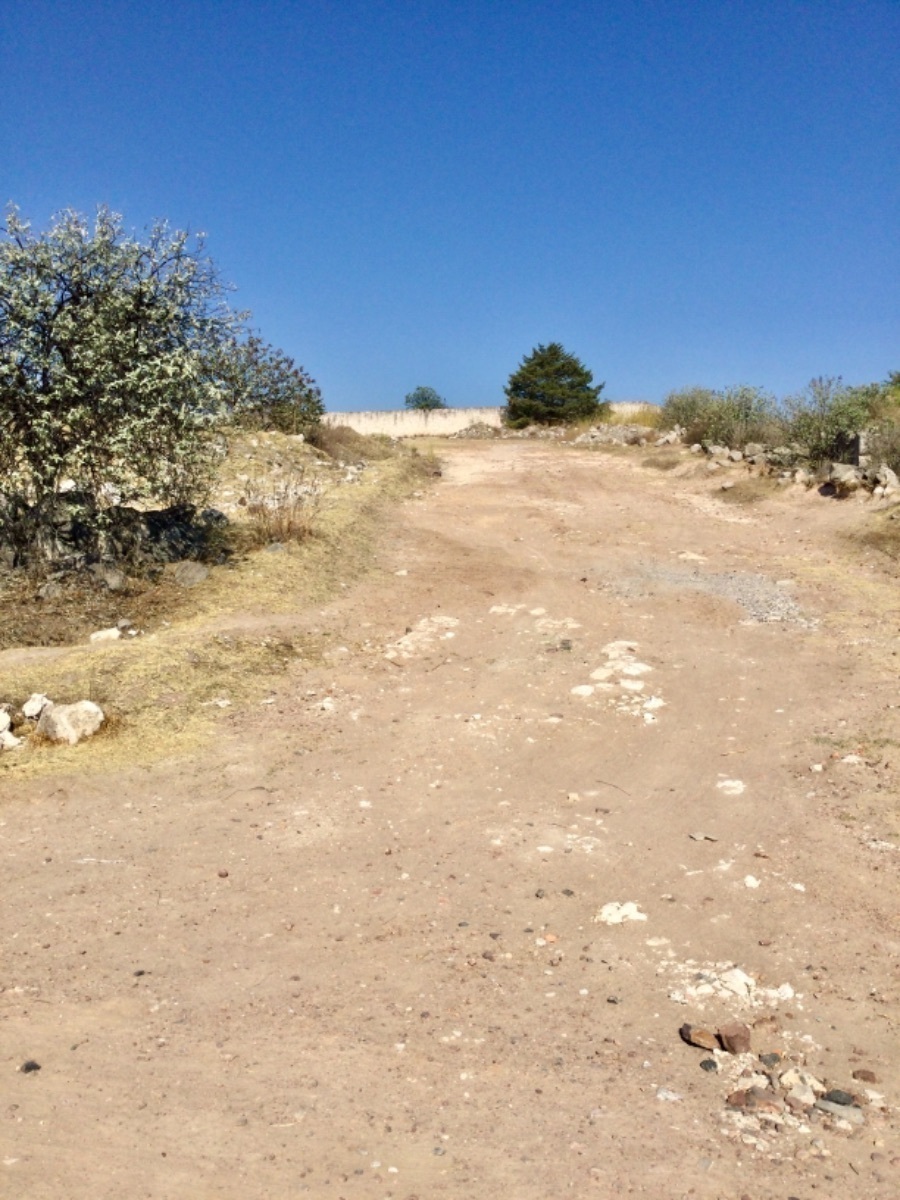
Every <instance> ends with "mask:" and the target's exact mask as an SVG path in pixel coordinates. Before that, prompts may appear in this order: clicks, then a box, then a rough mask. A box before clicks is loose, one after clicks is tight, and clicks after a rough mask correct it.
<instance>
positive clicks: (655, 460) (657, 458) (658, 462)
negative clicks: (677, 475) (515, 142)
mask: <svg viewBox="0 0 900 1200" xmlns="http://www.w3.org/2000/svg"><path fill="white" fill-rule="evenodd" d="M681 462H682V457H681V455H680V454H678V453H673V452H672V451H665V450H661V451H660V452H659V453H658V454H650V455H648V456H647V457H646V458H644V459H642V460H641V466H642V467H647V468H648V469H649V470H651V471H672V470H674V468H675V467H677V466H679V465H680V464H681Z"/></svg>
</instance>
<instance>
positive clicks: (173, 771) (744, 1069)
mask: <svg viewBox="0 0 900 1200" xmlns="http://www.w3.org/2000/svg"><path fill="white" fill-rule="evenodd" d="M442 454H443V457H444V462H445V471H444V477H443V479H442V480H441V481H440V482H439V483H438V484H437V485H436V486H435V488H434V489H433V490H432V491H430V492H428V493H427V494H425V495H423V496H420V497H419V498H417V499H413V500H410V501H409V502H407V503H406V504H404V505H403V506H402V508H401V509H400V510H399V512H397V513H396V514H395V518H394V521H393V524H392V526H391V527H390V528H389V529H387V530H385V532H384V536H383V539H382V542H381V545H380V549H379V557H378V562H377V566H376V569H375V570H374V571H373V572H372V573H370V574H369V575H368V576H367V577H366V578H365V579H364V580H363V581H361V582H360V583H358V584H355V585H353V586H352V587H351V588H348V589H347V590H346V591H345V592H344V594H343V595H342V596H341V598H340V599H338V600H337V601H335V602H334V603H333V604H331V605H330V606H328V607H327V608H326V609H324V610H321V609H316V610H313V611H308V612H298V613H297V614H296V616H295V617H294V618H293V619H292V620H293V627H294V628H295V629H299V630H309V631H311V632H312V631H319V633H320V634H323V635H324V636H325V637H326V640H327V643H328V645H329V646H330V649H329V651H328V653H327V655H326V660H325V662H324V663H322V664H320V665H317V666H315V667H310V666H303V665H302V664H298V665H296V666H295V667H294V668H293V669H292V673H289V674H288V675H287V676H279V677H278V678H277V679H273V691H272V693H271V696H270V697H269V700H270V701H271V703H266V704H263V705H260V706H259V707H257V708H254V709H253V710H252V711H250V712H243V713H235V712H234V711H230V712H227V713H224V714H223V716H222V718H221V721H220V724H219V726H218V736H217V739H216V741H215V743H214V744H213V745H211V746H210V747H208V748H207V749H206V750H205V751H204V752H203V753H202V754H200V755H198V756H197V757H196V758H195V759H193V760H190V761H166V760H164V759H161V760H160V761H159V763H158V764H157V765H156V766H155V767H153V768H152V769H144V768H141V769H138V768H130V769H127V770H121V771H118V772H117V773H115V774H107V775H98V774H92V773H91V749H90V743H86V744H85V746H84V748H83V749H84V753H83V763H84V767H83V774H82V775H79V776H71V775H69V776H57V777H55V778H47V777H45V778H43V779H39V780H34V781H32V782H30V783H17V781H16V777H15V774H14V773H13V774H9V775H7V776H6V778H5V779H4V781H3V783H2V788H3V806H2V809H0V820H2V826H0V833H2V837H3V872H4V882H3V911H2V934H3V949H4V961H3V976H2V985H3V991H2V995H0V1002H2V1023H0V1038H2V1045H0V1069H2V1072H3V1087H2V1105H3V1123H2V1157H0V1171H2V1175H0V1193H2V1194H3V1195H8V1196H16V1197H27V1198H35V1200H37V1198H45V1197H46V1198H53V1200H59V1198H62V1197H66V1198H69V1200H79V1198H81V1197H91V1200H104V1198H109V1200H112V1198H114V1197H115V1198H116V1200H118V1198H121V1197H153V1198H169V1197H171V1198H181V1197H186V1198H207V1197H210V1198H212V1197H215V1198H222V1200H226V1198H232V1197H234V1198H237V1197H240V1198H242V1200H246V1198H248V1197H251V1198H252V1197H276V1198H277V1197H296V1196H304V1195H309V1196H316V1197H344V1198H347V1200H350V1198H354V1197H360V1198H369V1197H379V1198H380V1197H391V1198H397V1200H413V1198H414V1197H418V1198H419V1200H430V1198H432V1197H453V1198H460V1200H463V1198H466V1200H480V1198H486V1197H510V1198H516V1200H532V1198H534V1200H547V1198H548V1197H559V1196H563V1195H571V1196H575V1197H580V1196H598V1197H620V1196H623V1195H638V1196H647V1197H660V1198H668V1197H688V1196H690V1197H697V1198H716V1200H740V1198H746V1197H749V1198H750V1200H769V1198H772V1197H779V1198H784V1200H788V1198H789V1197H796V1198H798V1200H813V1198H823V1200H824V1198H829V1200H830V1198H833V1197H867V1198H869V1197H872V1198H875V1197H885V1198H887V1197H896V1196H897V1195H898V1194H900V1136H898V1123H900V1116H898V1108H900V1073H898V1052H897V1051H898V1046H897V1033H898V1022H900V1003H898V1001H900V991H898V989H900V977H898V962H900V928H898V923H897V897H898V889H897V865H898V861H900V850H898V848H897V847H898V845H900V812H898V799H897V772H896V764H895V763H894V759H895V758H896V756H897V754H898V743H897V741H896V740H895V739H896V738H897V736H898V734H897V729H896V721H895V715H896V707H897V704H898V695H897V687H896V682H897V672H896V668H897V659H896V657H894V648H895V646H896V634H897V625H898V615H900V612H898V601H897V593H896V578H895V575H893V574H892V571H893V570H894V568H892V567H891V566H890V564H889V563H888V560H886V559H877V560H876V559H875V558H874V557H872V558H866V556H865V555H864V554H863V553H862V552H861V551H860V550H859V549H857V548H855V544H854V543H853V542H852V540H849V539H848V537H847V535H848V534H850V535H852V534H853V532H854V530H855V529H857V528H859V527H860V525H861V523H862V521H863V519H864V511H865V510H864V507H863V505H862V504H861V503H857V502H855V501H850V502H847V503H845V504H838V503H835V502H830V501H827V500H824V499H822V498H821V497H819V496H817V495H815V494H814V493H809V494H808V493H805V492H799V493H798V492H794V491H793V490H788V491H786V492H784V493H780V494H776V495H775V496H774V497H773V498H772V499H770V500H766V501H764V502H762V503H760V504H758V505H755V506H752V507H745V508H739V507H736V506H733V505H730V506H726V505H723V504H721V503H720V502H719V500H718V499H717V493H716V492H715V490H714V485H713V484H711V483H710V481H708V480H705V479H702V480H701V479H697V478H694V477H692V476H689V475H687V474H683V473H680V471H676V472H671V471H670V472H667V473H666V474H665V476H663V475H662V473H661V472H655V471H652V470H649V469H646V468H645V467H642V466H639V465H638V461H639V460H638V458H637V456H635V458H633V459H632V458H629V457H625V456H613V455H607V454H603V453H596V452H587V451H585V452H581V451H578V450H571V449H561V448H558V447H554V446H547V445H534V444H527V443H522V442H497V443H463V442H457V443H451V444H448V446H447V447H446V449H445V450H444V451H442ZM685 462H686V466H685V471H687V470H689V467H688V465H687V463H688V460H685ZM98 653H102V648H101V649H98ZM0 665H2V662H0ZM845 760H847V761H845ZM733 1021H739V1022H742V1023H744V1024H745V1025H746V1026H747V1027H748V1028H749V1029H750V1031H751V1049H750V1051H747V1052H744V1053H740V1054H737V1055H733V1054H728V1053H725V1052H724V1051H723V1050H715V1049H714V1050H713V1051H712V1052H711V1053H710V1052H708V1051H707V1052H704V1051H703V1050H701V1049H696V1048H694V1047H692V1046H688V1045H686V1044H685V1043H684V1042H683V1041H682V1040H681V1038H680V1037H679V1028H680V1027H681V1026H682V1025H683V1024H685V1023H688V1024H692V1025H694V1026H702V1027H705V1028H706V1029H708V1030H711V1031H713V1032H714V1031H715V1030H716V1028H717V1027H718V1026H720V1025H722V1024H724V1023H726V1022H733ZM760 1055H765V1056H767V1057H766V1059H765V1060H762V1059H760ZM776 1056H780V1057H776ZM26 1060H33V1061H35V1062H37V1063H40V1067H41V1069H40V1070H39V1071H37V1070H32V1071H30V1072H24V1071H22V1070H21V1069H18V1070H17V1068H21V1066H22V1064H23V1063H24V1062H25V1061H26ZM704 1060H706V1061H707V1064H709V1062H712V1063H713V1064H715V1068H716V1069H711V1068H709V1066H707V1069H701V1066H700V1063H701V1062H702V1061H704ZM794 1066H796V1067H798V1068H800V1069H801V1071H802V1072H805V1073H808V1074H809V1075H810V1076H812V1077H814V1078H815V1079H816V1080H818V1081H819V1082H820V1083H821V1085H822V1087H824V1088H828V1089H833V1088H838V1089H843V1090H844V1091H846V1092H847V1093H848V1094H849V1095H848V1097H847V1098H848V1099H849V1097H850V1095H852V1096H854V1097H855V1098H856V1099H855V1102H854V1104H853V1105H851V1106H850V1107H851V1108H852V1110H853V1111H852V1113H849V1112H848V1117H847V1118H845V1117H843V1116H841V1115H840V1113H839V1112H838V1114H837V1115H836V1114H835V1113H834V1112H828V1111H826V1110H824V1109H818V1108H811V1109H810V1108H809V1107H808V1106H803V1105H802V1104H799V1105H798V1104H795V1105H788V1106H786V1105H785V1103H784V1096H785V1089H784V1087H781V1088H780V1090H778V1089H777V1088H776V1087H774V1086H773V1081H774V1084H776V1085H779V1087H780V1084H779V1076H780V1074H781V1073H784V1072H785V1071H788V1070H789V1069H790V1068H792V1067H794ZM752 1087H757V1088H759V1089H761V1092H762V1093H764V1094H765V1095H766V1096H768V1097H770V1098H771V1097H774V1100H773V1101H772V1102H771V1103H770V1102H765V1103H762V1104H761V1105H758V1106H757V1105H754V1104H752V1103H751V1104H749V1106H748V1105H746V1104H745V1105H744V1107H742V1108H734V1107H729V1106H728V1104H727V1103H726V1101H727V1099H728V1097H729V1096H733V1094H734V1093H735V1092H741V1091H743V1092H745V1093H746V1091H747V1089H749V1088H752ZM832 1107H834V1106H832ZM838 1109H840V1106H838ZM860 1116H861V1118H862V1119H861V1120H860ZM848 1118H852V1120H851V1119H848Z"/></svg>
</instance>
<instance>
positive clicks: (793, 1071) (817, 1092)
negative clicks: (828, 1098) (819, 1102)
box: [779, 1067, 826, 1103]
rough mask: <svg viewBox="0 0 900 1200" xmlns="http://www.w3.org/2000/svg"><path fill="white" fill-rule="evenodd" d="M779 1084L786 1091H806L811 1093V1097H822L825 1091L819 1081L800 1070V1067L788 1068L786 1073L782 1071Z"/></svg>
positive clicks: (823, 1085)
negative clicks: (797, 1089) (795, 1089)
mask: <svg viewBox="0 0 900 1200" xmlns="http://www.w3.org/2000/svg"><path fill="white" fill-rule="evenodd" d="M779 1082H780V1084H781V1086H782V1087H783V1088H785V1089H787V1090H788V1091H793V1089H794V1088H799V1089H802V1090H803V1091H804V1092H805V1091H807V1090H808V1091H809V1092H812V1094H813V1096H823V1095H824V1094H825V1091H826V1088H825V1084H824V1083H822V1081H821V1080H820V1079H816V1077H815V1076H814V1075H810V1074H809V1072H808V1071H803V1070H801V1069H800V1067H788V1069H787V1070H786V1071H782V1073H781V1075H780V1076H779ZM804 1103H806V1101H804Z"/></svg>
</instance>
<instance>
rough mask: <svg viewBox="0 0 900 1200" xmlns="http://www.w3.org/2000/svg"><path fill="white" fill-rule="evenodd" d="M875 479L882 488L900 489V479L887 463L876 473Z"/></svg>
mask: <svg viewBox="0 0 900 1200" xmlns="http://www.w3.org/2000/svg"><path fill="white" fill-rule="evenodd" d="M875 478H876V480H877V481H878V483H880V484H881V486H882V487H885V488H886V487H891V488H900V479H898V478H897V473H896V471H892V470H891V468H890V467H889V466H888V465H887V463H882V464H881V466H880V467H879V468H878V470H877V471H876V472H875Z"/></svg>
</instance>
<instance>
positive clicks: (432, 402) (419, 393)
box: [403, 387, 448, 412]
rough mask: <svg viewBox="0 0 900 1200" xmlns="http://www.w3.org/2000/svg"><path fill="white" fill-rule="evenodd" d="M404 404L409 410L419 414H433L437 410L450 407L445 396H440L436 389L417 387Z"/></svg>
mask: <svg viewBox="0 0 900 1200" xmlns="http://www.w3.org/2000/svg"><path fill="white" fill-rule="evenodd" d="M403 403H404V404H405V405H406V407H407V408H412V409H415V410H416V411H418V412H433V411H434V409H436V408H447V407H448V405H447V401H446V400H445V399H444V398H443V396H439V395H438V394H437V392H436V391H435V390H434V388H430V387H417V388H416V390H415V391H414V392H410V393H409V395H408V396H407V397H406V399H405V400H404V401H403Z"/></svg>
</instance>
